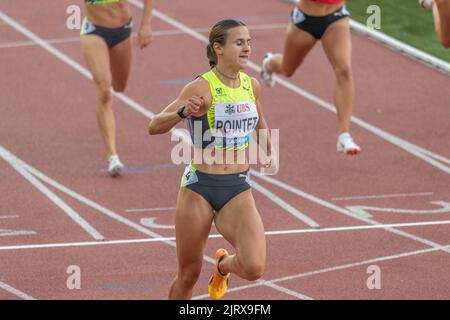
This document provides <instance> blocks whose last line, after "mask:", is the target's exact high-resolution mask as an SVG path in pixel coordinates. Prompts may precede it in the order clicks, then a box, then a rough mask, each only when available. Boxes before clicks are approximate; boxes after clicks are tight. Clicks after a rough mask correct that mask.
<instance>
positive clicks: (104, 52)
mask: <svg viewBox="0 0 450 320" xmlns="http://www.w3.org/2000/svg"><path fill="white" fill-rule="evenodd" d="M152 1H153V0H144V11H143V13H142V21H141V25H140V28H139V33H138V41H139V45H140V48H141V49H143V48H145V47H146V46H148V45H149V44H150V42H151V40H152V29H151V24H150V22H151V16H152ZM85 4H86V17H85V19H84V21H83V24H82V27H81V32H80V35H81V47H82V51H83V55H84V57H85V60H86V63H87V66H88V68H89V70H90V71H91V73H92V77H93V79H94V82H95V86H96V88H97V123H98V126H99V129H100V132H101V136H102V139H103V142H104V144H105V147H106V153H107V156H108V173H109V174H110V175H111V176H117V175H118V174H120V172H121V171H122V169H123V164H122V162H121V161H120V159H119V156H118V155H117V151H116V129H115V128H116V124H115V118H114V113H113V110H112V92H111V88H113V89H114V91H116V92H122V91H124V90H125V88H126V86H127V82H128V76H129V74H130V66H131V54H132V52H131V37H130V35H131V31H132V28H133V21H132V18H131V13H130V7H129V4H128V2H127V1H126V0H85Z"/></svg>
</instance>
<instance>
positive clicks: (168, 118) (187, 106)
mask: <svg viewBox="0 0 450 320" xmlns="http://www.w3.org/2000/svg"><path fill="white" fill-rule="evenodd" d="M203 81H204V80H199V79H197V80H194V81H192V82H190V83H189V84H188V85H186V86H185V87H184V88H183V90H181V93H180V95H179V96H178V98H177V99H176V100H175V101H173V102H172V103H171V104H169V105H168V106H167V107H166V108H164V110H163V111H161V112H160V113H158V114H157V115H155V116H154V117H153V118H152V119H151V120H150V123H149V125H148V133H149V134H151V135H153V134H162V133H166V132H168V131H170V129H172V128H173V127H174V126H175V125H176V124H177V123H179V122H180V121H181V120H182V118H181V117H180V116H179V115H178V113H177V112H178V110H179V108H180V107H182V106H184V111H183V115H184V116H185V117H186V118H187V117H190V116H191V115H196V114H198V113H199V112H201V107H202V106H203V105H204V102H205V101H204V99H203V97H202V96H203V94H202V93H203V91H204V90H203V89H204V83H202V82H203ZM202 90H203V91H202Z"/></svg>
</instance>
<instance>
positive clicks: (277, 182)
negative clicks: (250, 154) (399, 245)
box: [251, 169, 450, 253]
mask: <svg viewBox="0 0 450 320" xmlns="http://www.w3.org/2000/svg"><path fill="white" fill-rule="evenodd" d="M251 173H252V174H253V175H255V176H257V177H259V178H261V179H262V180H264V181H266V182H269V183H271V184H273V185H275V186H278V187H280V188H282V189H284V190H286V191H289V192H291V193H293V194H296V195H298V196H299V197H302V198H305V199H307V200H310V201H311V202H314V203H317V204H319V205H321V206H323V207H325V208H328V209H331V210H334V211H336V212H339V213H342V214H344V215H346V216H349V217H351V218H354V219H357V220H360V221H364V222H366V223H367V224H370V225H380V223H379V222H377V221H375V220H372V219H369V218H368V217H363V216H360V215H357V214H354V213H352V212H351V211H349V210H346V209H344V208H341V207H339V206H337V205H335V204H332V203H329V202H327V201H325V200H322V199H320V198H318V197H316V196H313V195H311V194H308V193H306V192H304V191H302V190H300V189H297V188H295V187H293V186H291V185H289V184H287V183H285V182H282V181H280V180H277V179H274V178H272V177H269V176H264V175H261V174H260V173H259V172H258V171H256V170H253V169H251ZM384 229H385V230H386V231H389V232H391V233H394V234H397V235H400V236H403V237H405V238H408V239H412V240H414V241H417V242H420V243H423V244H426V245H428V246H430V247H441V245H440V244H438V243H436V242H433V241H430V240H427V239H425V238H421V237H418V236H415V235H413V234H410V233H407V232H404V231H401V230H397V229H394V228H391V227H386V228H384ZM443 250H444V251H445V252H447V253H450V250H448V249H443Z"/></svg>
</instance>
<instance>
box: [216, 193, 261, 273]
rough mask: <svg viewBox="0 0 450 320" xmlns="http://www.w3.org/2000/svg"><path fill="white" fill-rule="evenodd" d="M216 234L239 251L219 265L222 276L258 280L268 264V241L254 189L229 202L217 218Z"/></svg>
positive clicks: (226, 257)
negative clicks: (217, 232) (219, 234)
mask: <svg viewBox="0 0 450 320" xmlns="http://www.w3.org/2000/svg"><path fill="white" fill-rule="evenodd" d="M214 222H215V225H216V228H217V230H218V231H219V232H220V233H221V234H222V235H223V237H224V238H225V239H226V240H227V241H228V242H230V244H231V245H232V246H233V247H234V249H235V250H236V253H235V254H234V255H229V256H225V257H224V258H223V259H222V260H221V261H220V265H219V270H220V272H221V273H222V274H227V273H230V272H231V273H234V274H236V275H238V276H239V277H241V278H244V279H246V280H250V281H254V280H257V279H259V278H260V277H261V276H262V274H263V272H264V267H265V262H266V239H265V235H264V226H263V223H262V220H261V217H260V215H259V213H258V210H257V209H256V205H255V201H254V199H253V195H252V192H251V189H249V190H246V191H244V192H242V193H240V194H239V195H237V196H236V197H235V198H233V199H232V200H230V202H228V203H227V204H226V205H225V206H224V207H223V208H222V209H221V210H220V211H219V213H217V214H216V217H215V219H214Z"/></svg>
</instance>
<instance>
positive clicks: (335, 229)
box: [0, 220, 450, 251]
mask: <svg viewBox="0 0 450 320" xmlns="http://www.w3.org/2000/svg"><path fill="white" fill-rule="evenodd" d="M447 224H450V220H438V221H422V222H405V223H392V224H378V225H361V226H351V227H332V228H319V229H292V230H274V231H266V232H265V235H266V236H277V235H293V234H304V233H322V232H346V231H361V230H375V229H386V228H406V227H426V226H439V225H447ZM218 238H223V237H222V235H220V234H210V235H209V236H208V239H218ZM166 241H175V237H161V236H159V237H155V238H143V239H126V240H109V241H86V242H66V243H43V244H27V245H12V246H0V251H8V250H26V249H50V248H63V247H85V246H104V245H117V244H135V243H138V244H139V243H152V242H166Z"/></svg>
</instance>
